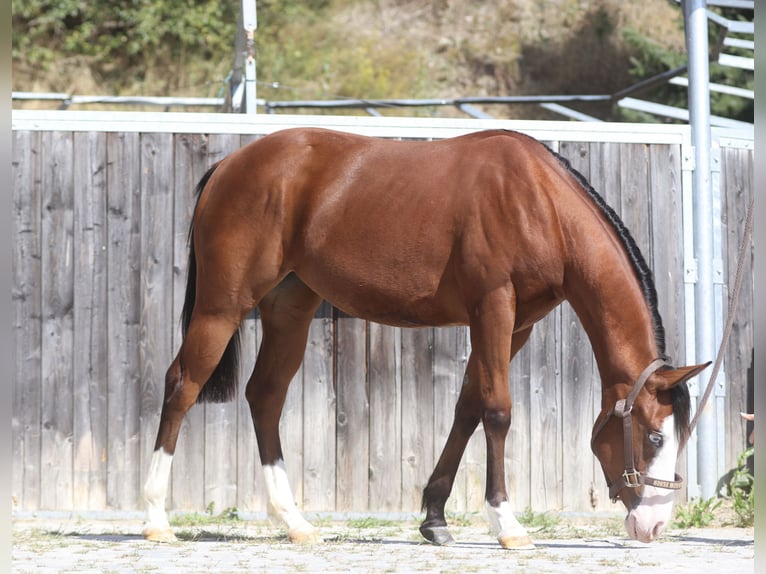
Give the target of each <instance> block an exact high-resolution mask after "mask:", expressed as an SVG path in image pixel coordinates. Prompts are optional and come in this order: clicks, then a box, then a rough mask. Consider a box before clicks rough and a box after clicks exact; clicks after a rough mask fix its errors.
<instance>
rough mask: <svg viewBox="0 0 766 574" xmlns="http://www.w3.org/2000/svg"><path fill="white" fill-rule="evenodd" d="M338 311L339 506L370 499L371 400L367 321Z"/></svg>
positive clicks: (360, 506) (358, 506) (357, 505)
mask: <svg viewBox="0 0 766 574" xmlns="http://www.w3.org/2000/svg"><path fill="white" fill-rule="evenodd" d="M334 313H335V377H336V379H335V384H336V389H337V391H336V392H337V407H336V408H337V414H336V417H337V418H336V429H335V432H336V446H337V454H336V475H337V487H336V493H335V501H336V510H339V511H353V510H357V511H358V510H366V509H367V508H368V503H369V471H368V469H369V457H370V455H369V448H370V426H369V416H370V403H369V400H368V395H367V346H366V340H367V323H366V322H365V321H363V320H361V319H356V318H354V317H350V316H348V315H346V314H345V313H343V312H342V311H339V310H337V309H336V310H334Z"/></svg>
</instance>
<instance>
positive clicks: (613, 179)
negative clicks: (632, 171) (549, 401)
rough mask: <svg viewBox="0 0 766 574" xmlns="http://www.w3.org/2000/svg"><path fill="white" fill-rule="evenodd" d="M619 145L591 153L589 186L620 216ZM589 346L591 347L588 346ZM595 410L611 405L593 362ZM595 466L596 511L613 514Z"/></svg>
mask: <svg viewBox="0 0 766 574" xmlns="http://www.w3.org/2000/svg"><path fill="white" fill-rule="evenodd" d="M621 147H622V146H621V144H619V143H604V144H598V145H597V146H595V148H596V149H592V150H591V154H590V155H591V161H590V183H591V185H592V186H593V188H594V189H595V190H596V191H597V192H599V193H600V194H601V195H602V197H603V198H604V199H605V200H606V202H607V204H609V206H610V207H612V209H614V210H615V211H616V212H617V213H618V214H619V213H620V211H621V202H622V200H621V194H622V191H621V190H622V188H621V183H620V177H621V175H620V171H621V169H620V166H621V165H622V163H621V162H622V160H621V155H620V150H621ZM589 345H590V343H589ZM592 385H593V407H592V410H591V413H592V420H593V421H594V422H595V420H596V417H597V416H598V414H599V413H600V412H601V409H602V408H610V407H611V405H602V404H601V376H600V374H599V371H598V365H597V364H596V362H595V360H594V361H593V378H592ZM590 460H591V461H592V465H593V471H592V476H593V484H592V485H591V488H590V496H591V500H592V504H593V510H595V511H612V510H614V506H613V505H612V502H611V500H610V499H609V489H608V488H607V486H606V480H605V479H604V471H603V470H602V468H601V464H600V463H599V461H598V459H597V458H596V457H595V456H593V455H590Z"/></svg>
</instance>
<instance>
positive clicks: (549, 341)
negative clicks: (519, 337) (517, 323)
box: [529, 308, 571, 511]
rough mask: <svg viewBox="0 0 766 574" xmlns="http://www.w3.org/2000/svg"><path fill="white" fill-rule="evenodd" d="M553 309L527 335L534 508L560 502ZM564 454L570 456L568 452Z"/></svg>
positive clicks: (557, 364)
mask: <svg viewBox="0 0 766 574" xmlns="http://www.w3.org/2000/svg"><path fill="white" fill-rule="evenodd" d="M559 309H560V308H557V309H555V310H554V311H553V312H552V313H550V314H549V315H548V316H547V317H546V318H545V319H543V320H542V321H540V322H539V323H537V325H536V326H535V329H534V330H533V331H532V335H531V336H530V341H529V346H530V353H531V364H532V372H531V376H530V387H531V393H530V406H529V412H530V419H531V425H530V448H531V464H530V466H529V480H530V483H531V492H530V494H531V500H530V507H531V508H532V509H533V510H535V511H542V510H553V509H560V508H561V506H562V498H561V497H562V480H563V476H562V474H561V460H562V457H563V452H562V428H561V416H560V414H559V413H560V412H561V366H560V361H561V358H560V356H559V354H558V353H559V349H558V344H557V343H558V340H559V338H560V336H561V332H560V329H561V328H560V325H561V311H560V310H559ZM567 456H571V454H570V453H567Z"/></svg>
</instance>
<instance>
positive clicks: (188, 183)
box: [168, 134, 209, 511]
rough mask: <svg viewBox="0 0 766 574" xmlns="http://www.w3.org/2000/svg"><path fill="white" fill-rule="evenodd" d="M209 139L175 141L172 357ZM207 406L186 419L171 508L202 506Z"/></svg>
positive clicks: (195, 409) (178, 449) (178, 340)
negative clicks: (199, 184) (200, 181)
mask: <svg viewBox="0 0 766 574" xmlns="http://www.w3.org/2000/svg"><path fill="white" fill-rule="evenodd" d="M207 144H208V140H207V136H205V135H200V134H181V135H176V136H175V137H174V138H173V146H174V150H173V155H174V157H173V166H174V173H175V177H174V179H173V197H174V201H173V219H172V230H173V233H172V238H171V237H168V239H169V240H172V249H173V255H172V256H173V277H172V281H173V292H172V299H171V301H170V302H171V303H172V315H171V318H170V325H169V326H168V327H169V328H170V329H171V331H172V334H173V342H172V346H171V353H172V355H171V356H173V357H174V356H175V355H176V354H177V353H178V350H179V348H180V346H181V340H182V337H181V310H182V309H183V303H184V298H185V293H186V277H187V273H188V260H189V244H188V243H189V242H188V237H189V235H188V234H189V224H190V222H191V217H192V213H193V212H194V204H195V201H196V198H195V196H194V190H195V187H196V185H197V182H198V181H199V180H200V178H201V177H202V176H203V175H204V173H205V172H206V171H207V168H208V163H209V162H208V156H207V152H208V147H207ZM204 453H205V407H204V406H202V405H199V404H197V405H194V406H192V408H191V409H189V412H188V413H187V414H186V417H184V422H183V424H182V425H181V430H180V432H179V434H178V444H177V447H176V452H175V456H174V457H173V467H172V473H171V477H170V484H171V492H172V500H171V502H170V506H171V507H172V508H175V509H184V510H196V511H200V510H202V509H204V508H205V481H204V465H205V458H204Z"/></svg>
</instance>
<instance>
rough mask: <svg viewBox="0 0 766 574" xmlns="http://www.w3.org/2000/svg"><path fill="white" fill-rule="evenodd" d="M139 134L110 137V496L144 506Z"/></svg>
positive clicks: (125, 504) (118, 503)
mask: <svg viewBox="0 0 766 574" xmlns="http://www.w3.org/2000/svg"><path fill="white" fill-rule="evenodd" d="M139 143H140V142H139V135H138V134H137V133H115V134H108V135H107V144H106V145H107V151H106V153H107V174H106V202H107V205H106V207H107V228H108V231H107V268H106V284H107V313H106V318H107V324H108V329H109V344H108V345H107V347H108V354H107V379H108V390H107V404H106V409H107V410H106V412H107V435H108V437H109V443H108V445H107V475H106V480H107V500H106V504H107V507H108V508H115V509H130V510H133V509H136V508H139V507H140V495H139V492H140V488H141V485H140V473H141V471H140V461H141V458H140V451H139V447H140V440H139V435H140V432H141V429H140V427H139V413H140V402H141V373H140V370H139V368H138V366H139V356H140V355H139V346H140V343H139V341H140V326H141V305H140V303H141V295H140V294H141V282H140V275H139V271H140V261H141V257H140V254H141V227H140V223H141V195H140V194H141V189H140V183H141V182H140V173H141V164H140V148H139Z"/></svg>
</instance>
